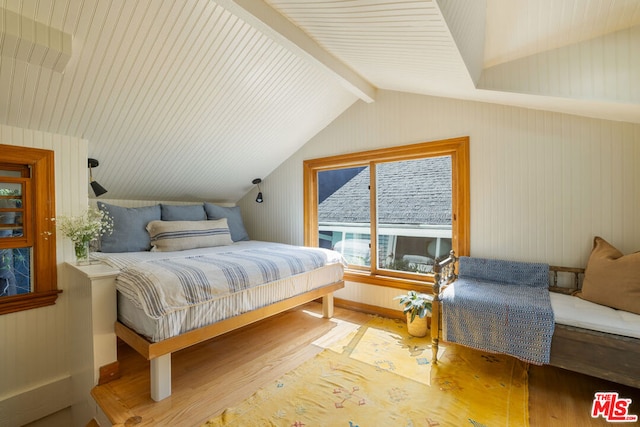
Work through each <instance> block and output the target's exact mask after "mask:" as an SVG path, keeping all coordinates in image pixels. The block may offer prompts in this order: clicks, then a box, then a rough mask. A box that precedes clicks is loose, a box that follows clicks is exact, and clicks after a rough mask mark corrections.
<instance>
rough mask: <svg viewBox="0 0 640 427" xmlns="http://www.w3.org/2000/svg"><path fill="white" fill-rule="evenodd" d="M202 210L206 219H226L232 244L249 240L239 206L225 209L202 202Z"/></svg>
mask: <svg viewBox="0 0 640 427" xmlns="http://www.w3.org/2000/svg"><path fill="white" fill-rule="evenodd" d="M204 210H205V211H206V212H207V218H208V219H222V218H227V224H228V225H229V231H230V232H231V240H233V241H234V242H239V241H241V240H249V234H248V233H247V230H246V229H245V228H244V223H243V222H242V215H241V214H240V207H239V206H231V207H225V206H218V205H214V204H213V203H209V202H204Z"/></svg>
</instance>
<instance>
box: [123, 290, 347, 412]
mask: <svg viewBox="0 0 640 427" xmlns="http://www.w3.org/2000/svg"><path fill="white" fill-rule="evenodd" d="M343 287H344V281H339V282H336V283H333V284H330V285H326V286H323V287H321V288H317V289H313V290H311V291H309V292H306V293H304V294H300V295H296V296H294V297H291V298H288V299H285V300H282V301H278V302H276V303H273V304H271V305H267V306H265V307H261V308H258V309H256V310H252V311H249V312H247V313H243V314H240V315H238V316H235V317H231V318H228V319H225V320H221V321H219V322H216V323H213V324H211V325H207V326H203V327H201V328H198V329H194V330H192V331H189V332H186V333H184V334H181V335H178V336H176V337H173V338H169V339H166V340H163V341H159V342H150V341H149V340H147V339H146V338H144V337H143V336H141V335H139V334H138V333H136V332H134V331H133V330H132V329H130V328H128V327H127V326H125V325H123V324H122V323H120V322H116V324H115V332H116V335H117V336H118V337H119V338H120V339H122V340H123V341H124V342H126V343H127V344H129V345H130V346H131V347H132V348H133V349H134V350H136V351H137V352H138V353H140V354H141V355H142V356H144V357H145V358H146V359H147V360H150V361H151V367H150V370H151V398H152V399H153V400H155V401H160V400H162V399H165V398H167V397H169V396H170V395H171V353H173V352H175V351H178V350H182V349H184V348H187V347H189V346H192V345H195V344H198V343H201V342H203V341H206V340H208V339H211V338H214V337H217V336H219V335H222V334H224V333H227V332H230V331H232V330H234V329H238V328H241V327H243V326H246V325H249V324H251V323H253V322H257V321H259V320H262V319H265V318H267V317H270V316H273V315H275V314H278V313H281V312H283V311H286V310H289V309H291V308H295V307H298V306H300V305H302V304H305V303H307V302H310V301H313V300H315V299H318V298H320V297H322V315H323V317H325V318H331V317H333V292H335V291H337V290H338V289H341V288H343Z"/></svg>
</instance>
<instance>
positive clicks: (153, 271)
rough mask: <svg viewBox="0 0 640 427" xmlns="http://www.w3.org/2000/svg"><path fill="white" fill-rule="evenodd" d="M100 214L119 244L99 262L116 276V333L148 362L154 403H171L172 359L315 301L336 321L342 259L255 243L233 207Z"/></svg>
mask: <svg viewBox="0 0 640 427" xmlns="http://www.w3.org/2000/svg"><path fill="white" fill-rule="evenodd" d="M98 206H99V207H100V208H101V209H105V210H108V212H109V214H110V216H111V217H112V218H113V220H114V229H115V230H114V231H115V234H116V236H117V237H115V238H114V237H113V236H108V237H107V238H106V239H105V238H103V239H102V241H101V249H103V251H101V252H96V253H94V254H93V258H95V259H97V260H100V261H101V262H102V263H104V264H107V265H108V266H110V267H111V268H113V269H114V270H116V271H117V272H118V273H117V275H116V277H115V288H116V290H117V307H118V308H117V321H116V323H115V333H116V335H117V337H118V338H120V339H121V340H122V341H124V342H125V343H127V344H128V345H129V346H131V347H132V348H133V349H135V350H136V351H137V352H138V353H140V354H141V355H142V356H144V357H145V358H146V359H147V360H150V362H151V363H150V374H151V377H150V378H151V384H150V394H151V398H152V399H153V400H155V401H160V400H163V399H165V398H167V397H168V396H170V395H171V354H172V353H173V352H176V351H178V350H181V349H184V348H186V347H189V346H191V345H194V344H197V343H200V342H203V341H205V340H208V339H211V338H214V337H216V336H219V335H221V334H224V333H226V332H229V331H231V330H234V329H237V328H240V327H242V326H245V325H248V324H250V323H253V322H256V321H259V320H261V319H264V318H266V317H269V316H272V315H275V314H277V313H280V312H283V311H285V310H288V309H291V308H294V307H296V306H299V305H301V304H304V303H307V302H309V301H313V300H316V299H319V298H322V302H323V316H324V317H331V316H332V315H333V292H335V291H336V290H338V289H340V288H342V287H344V282H343V273H344V267H345V261H344V258H343V257H342V255H341V254H339V253H338V252H335V251H331V250H327V249H321V248H308V247H300V246H292V245H285V244H280V243H272V242H261V241H255V240H249V239H248V236H247V235H246V231H244V227H243V225H242V223H241V220H240V219H239V217H238V210H237V209H236V208H226V207H219V206H213V205H211V206H209V208H210V209H209V210H203V209H204V208H205V207H207V205H206V204H205V205H192V206H171V205H162V206H160V205H158V206H149V207H140V208H135V209H134V208H121V207H119V206H114V205H108V204H104V203H102V204H101V203H100V202H99V203H98ZM212 212H214V214H215V215H214V214H212ZM203 215H204V216H203ZM225 215H226V216H225ZM141 228H142V231H144V233H143V232H141ZM133 234H137V236H133V238H131V237H132V235H133ZM145 239H146V240H145ZM149 248H152V249H153V250H145V249H149Z"/></svg>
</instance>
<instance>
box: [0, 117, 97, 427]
mask: <svg viewBox="0 0 640 427" xmlns="http://www.w3.org/2000/svg"><path fill="white" fill-rule="evenodd" d="M0 144H8V145H19V146H25V147H34V148H43V149H48V150H53V151H54V152H55V169H56V170H55V176H56V214H57V215H60V214H63V213H64V214H78V213H80V212H82V211H83V210H84V209H86V207H87V194H88V193H87V188H88V180H87V174H88V169H87V157H88V152H87V147H88V144H87V141H86V140H83V139H79V138H71V137H67V136H62V135H54V134H50V133H45V132H38V131H33V130H25V129H20V128H15V127H9V126H4V125H0ZM1 157H2V154H1V153H0V158H1ZM57 259H58V289H61V290H62V293H61V294H60V296H59V297H58V300H57V302H56V304H55V305H53V306H49V307H43V308H36V309H32V310H27V311H21V312H18V313H11V314H5V315H2V316H0V343H1V348H0V425H2V426H17V425H22V424H25V423H27V422H30V421H33V420H36V419H39V418H41V417H43V416H46V415H48V414H51V413H53V412H56V411H58V410H60V409H63V408H66V407H68V406H70V405H71V404H72V403H73V402H72V390H73V382H72V380H71V376H70V373H69V372H70V366H69V333H68V331H69V325H68V311H69V309H70V308H69V305H68V297H67V294H66V293H65V291H66V290H67V284H66V283H65V281H64V279H63V268H62V264H63V263H64V262H65V260H73V259H74V257H73V250H72V248H71V244H70V242H69V241H67V240H66V239H64V238H61V237H58V239H57ZM87 421H88V420H87Z"/></svg>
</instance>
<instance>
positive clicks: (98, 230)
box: [56, 208, 113, 245]
mask: <svg viewBox="0 0 640 427" xmlns="http://www.w3.org/2000/svg"><path fill="white" fill-rule="evenodd" d="M56 225H57V228H58V231H60V232H61V233H62V234H64V235H65V236H66V237H68V238H69V239H70V240H71V241H72V242H73V243H74V244H76V245H77V244H80V243H89V242H90V241H92V240H95V239H98V238H99V237H100V236H103V235H105V234H111V232H112V231H113V220H112V219H111V217H110V216H109V214H108V213H107V212H105V211H101V210H99V209H96V208H90V209H89V210H87V211H86V212H85V213H84V214H82V215H78V216H61V217H59V218H57V219H56Z"/></svg>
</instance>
